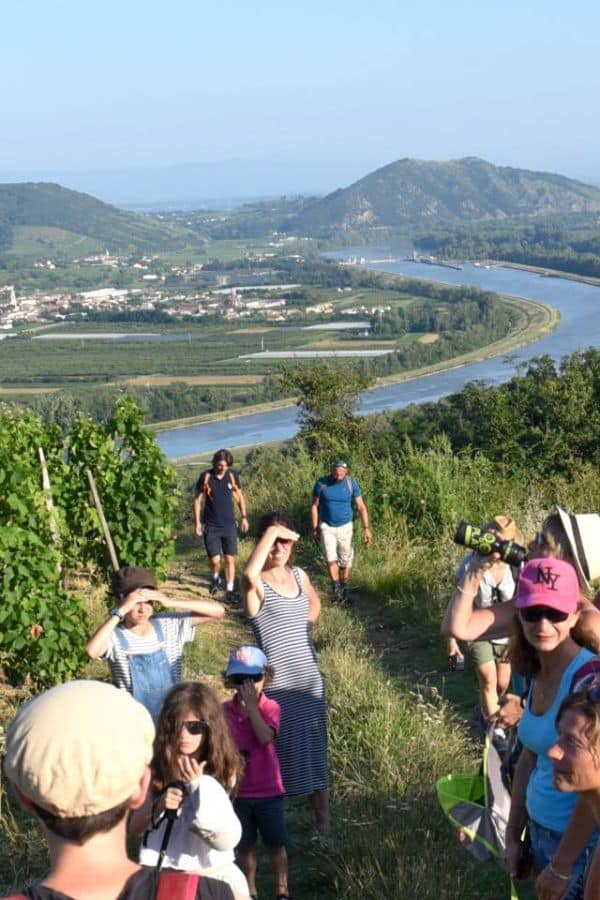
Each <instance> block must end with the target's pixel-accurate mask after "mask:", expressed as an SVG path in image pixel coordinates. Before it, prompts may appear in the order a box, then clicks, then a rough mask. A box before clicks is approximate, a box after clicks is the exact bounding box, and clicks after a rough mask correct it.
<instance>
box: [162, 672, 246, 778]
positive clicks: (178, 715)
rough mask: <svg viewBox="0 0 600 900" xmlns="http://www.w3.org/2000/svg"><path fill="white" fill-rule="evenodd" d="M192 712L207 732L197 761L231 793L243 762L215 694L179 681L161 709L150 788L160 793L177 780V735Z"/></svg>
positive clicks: (179, 775) (197, 684)
mask: <svg viewBox="0 0 600 900" xmlns="http://www.w3.org/2000/svg"><path fill="white" fill-rule="evenodd" d="M189 713H193V714H194V715H196V716H198V718H199V719H201V720H202V721H203V722H206V724H207V725H208V729H207V732H206V735H205V737H204V741H203V742H202V744H201V745H200V759H201V760H206V769H205V772H206V774H207V775H212V777H213V778H215V779H216V780H217V781H218V782H219V784H221V785H222V786H223V787H224V788H225V790H226V791H228V792H229V791H231V790H232V789H233V787H234V786H235V783H236V781H238V780H239V777H240V776H241V773H242V769H243V763H242V759H241V757H240V755H239V753H238V752H237V749H236V747H235V744H234V742H233V738H232V737H231V734H230V732H229V727H228V725H227V721H226V719H225V715H224V713H223V708H222V706H221V703H220V702H219V699H218V698H217V696H216V694H215V693H214V691H213V690H211V688H209V687H208V685H206V684H202V683H200V682H198V681H182V682H180V683H179V684H176V685H175V687H173V688H171V690H170V691H169V693H168V694H167V696H166V698H165V702H164V706H163V708H162V711H161V714H160V719H159V720H158V726H157V728H156V738H155V740H154V757H153V759H152V763H151V768H152V773H153V779H154V780H153V787H154V790H155V791H160V790H162V789H163V788H164V787H166V785H167V784H170V782H172V781H177V780H178V779H179V778H181V774H180V772H179V764H178V762H177V748H176V741H177V735H178V734H179V730H180V728H181V724H182V722H185V717H186V716H187V715H189Z"/></svg>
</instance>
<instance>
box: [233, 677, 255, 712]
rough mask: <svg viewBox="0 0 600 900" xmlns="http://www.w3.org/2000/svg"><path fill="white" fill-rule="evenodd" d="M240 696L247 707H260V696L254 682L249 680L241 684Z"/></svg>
mask: <svg viewBox="0 0 600 900" xmlns="http://www.w3.org/2000/svg"><path fill="white" fill-rule="evenodd" d="M238 694H239V696H240V699H241V700H242V702H243V703H244V705H245V706H258V695H257V693H256V690H255V688H254V682H253V681H251V680H250V679H249V678H248V679H246V681H244V682H243V683H242V684H240V686H239V688H238Z"/></svg>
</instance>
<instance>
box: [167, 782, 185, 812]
mask: <svg viewBox="0 0 600 900" xmlns="http://www.w3.org/2000/svg"><path fill="white" fill-rule="evenodd" d="M182 803H183V791H182V790H181V788H176V787H170V788H167V790H166V791H165V793H164V794H163V802H162V808H163V809H179V807H180V806H181V804H182Z"/></svg>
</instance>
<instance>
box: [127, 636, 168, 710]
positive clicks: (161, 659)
mask: <svg viewBox="0 0 600 900" xmlns="http://www.w3.org/2000/svg"><path fill="white" fill-rule="evenodd" d="M150 624H151V625H152V628H153V630H154V633H155V635H156V638H157V640H158V642H159V644H160V646H159V647H158V649H157V650H154V651H152V652H151V653H132V651H131V647H130V645H129V643H128V641H127V638H126V637H125V629H122V628H117V629H116V633H117V639H118V641H119V643H120V645H121V647H122V648H123V650H124V652H125V653H126V654H127V660H128V662H129V672H130V675H131V693H132V694H133V696H134V698H135V699H136V700H138V701H139V702H140V703H142V704H143V705H144V706H145V707H146V709H147V710H148V712H149V713H150V715H151V716H152V718H153V719H154V721H155V722H156V721H157V720H158V717H159V715H160V711H161V709H162V705H163V702H164V699H165V696H166V695H167V693H168V692H169V691H170V689H171V688H172V687H173V683H174V682H173V673H172V672H171V664H170V662H169V659H168V657H167V654H166V652H165V649H164V645H165V636H164V631H163V628H162V625H161V623H160V621H159V620H152V619H151V620H150Z"/></svg>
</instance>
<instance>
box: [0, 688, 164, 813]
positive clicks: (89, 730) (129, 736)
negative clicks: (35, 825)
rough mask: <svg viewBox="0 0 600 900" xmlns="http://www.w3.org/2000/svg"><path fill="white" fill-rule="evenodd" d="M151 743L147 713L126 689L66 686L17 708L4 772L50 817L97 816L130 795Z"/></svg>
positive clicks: (134, 788)
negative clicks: (49, 814) (50, 814)
mask: <svg viewBox="0 0 600 900" xmlns="http://www.w3.org/2000/svg"><path fill="white" fill-rule="evenodd" d="M153 740H154V725H153V723H152V718H151V716H150V713H149V712H148V711H147V710H146V709H145V707H143V706H142V704H141V703H138V701H137V700H134V699H133V697H132V696H131V694H129V693H128V692H127V691H123V690H120V689H119V688H116V687H114V686H113V685H112V684H107V683H106V682H101V681H68V682H66V683H65V684H59V685H57V686H56V687H53V688H51V689H50V690H48V691H45V692H44V693H43V694H40V695H39V696H38V697H35V698H34V699H33V700H30V701H29V702H28V703H26V704H25V705H24V706H22V707H21V709H20V710H19V712H18V713H17V715H16V717H15V718H14V719H13V721H12V723H11V725H10V727H9V729H8V731H7V734H6V754H5V757H4V771H5V773H6V776H7V778H8V779H9V780H10V781H12V782H14V784H15V785H16V786H17V787H18V788H19V790H20V791H21V792H22V793H23V794H24V795H25V796H26V797H28V798H29V799H30V800H32V801H33V802H34V803H35V804H36V805H37V806H40V807H42V809H45V810H47V811H48V812H50V813H52V814H53V815H56V816H60V817H61V818H72V817H73V818H75V817H80V816H91V815H96V814H98V813H101V812H106V811H107V810H109V809H112V808H113V807H115V806H118V805H119V804H120V803H124V802H125V801H126V800H127V799H128V798H129V797H131V796H132V795H133V794H134V792H135V790H136V788H137V786H138V784H139V781H140V778H141V777H142V775H143V773H144V768H145V766H147V765H148V764H149V763H150V760H151V758H152V742H153Z"/></svg>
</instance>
